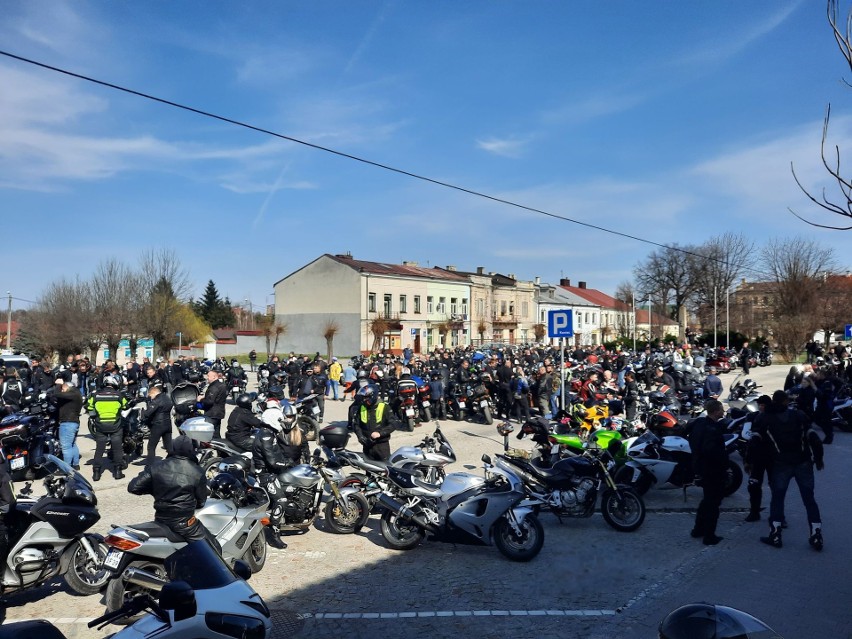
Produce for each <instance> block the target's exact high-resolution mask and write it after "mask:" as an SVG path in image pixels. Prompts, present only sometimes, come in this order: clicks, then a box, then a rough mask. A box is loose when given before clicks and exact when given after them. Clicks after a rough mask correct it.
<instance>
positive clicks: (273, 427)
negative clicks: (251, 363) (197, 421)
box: [252, 398, 309, 549]
mask: <svg viewBox="0 0 852 639" xmlns="http://www.w3.org/2000/svg"><path fill="white" fill-rule="evenodd" d="M260 422H261V425H260V427H259V428H258V429H257V431H256V432H255V434H254V444H253V446H252V462H253V463H254V468H255V471H256V472H257V477H258V480H259V481H260V483H261V485H262V486H263V487H264V489H265V490H266V492H267V493H269V499H270V500H271V502H272V504H273V506H272V512H271V514H270V520H271V523H270V526H269V532H268V533H267V536H266V539H267V542H268V543H269V545H271V546H272V547H273V548H278V549H284V548H286V547H287V544H285V543H284V542H282V541H281V537H280V535H281V522H282V520H283V518H284V505H285V503H286V497H285V494H284V488H283V485H282V482H281V481H280V480H279V475H280V474H281V473H282V472H284V471H286V470H287V469H289V468H292V467H293V466H294V465H296V464H297V463H298V462H299V461H301V460H303V459H304V460H306V459H308V458H309V450H308V443H307V441H305V439H304V437H303V436H302V430H301V428H299V426H298V424H297V423H296V410H295V409H294V408H293V405H292V404H290V403H289V402H287V401H286V400H278V399H276V398H270V399H269V401H268V403H267V409H266V410H265V411H263V414H262V415H261V417H260Z"/></svg>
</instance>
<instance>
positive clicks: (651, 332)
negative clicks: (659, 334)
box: [648, 297, 654, 344]
mask: <svg viewBox="0 0 852 639" xmlns="http://www.w3.org/2000/svg"><path fill="white" fill-rule="evenodd" d="M652 308H653V307H652V306H651V298H650V297H649V298H648V343H649V344H653V342H654V324H653V323H652V322H651V309H652Z"/></svg>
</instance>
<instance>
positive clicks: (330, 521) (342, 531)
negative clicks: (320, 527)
mask: <svg viewBox="0 0 852 639" xmlns="http://www.w3.org/2000/svg"><path fill="white" fill-rule="evenodd" d="M346 505H347V506H348V508H349V512H345V511H344V510H343V508H341V507H340V505H339V504H338V503H337V501H336V500H332V501H330V502H328V503H327V504H326V505H325V523H326V525H327V526H328V529H329V530H330V531H331V532H333V533H335V534H338V535H349V534H352V533H355V532H358V531H359V530H361V528H363V527H364V524H366V523H367V518H368V517H369V516H370V504H369V503H368V502H367V498H366V497H364V495H362V494H361V493H349V494H348V495H346Z"/></svg>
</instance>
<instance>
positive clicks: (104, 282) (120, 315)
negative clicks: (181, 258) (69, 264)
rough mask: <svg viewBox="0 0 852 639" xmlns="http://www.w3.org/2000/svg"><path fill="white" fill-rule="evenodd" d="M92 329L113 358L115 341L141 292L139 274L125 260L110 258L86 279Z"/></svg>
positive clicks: (135, 310)
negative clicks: (88, 279) (87, 280)
mask: <svg viewBox="0 0 852 639" xmlns="http://www.w3.org/2000/svg"><path fill="white" fill-rule="evenodd" d="M89 293H90V299H91V304H92V327H93V329H94V330H93V331H92V333H93V334H94V335H97V336H98V338H99V339H100V340H101V341H102V342H104V343H106V345H107V348H108V349H109V353H110V357H112V358H115V357H116V353H117V352H118V344H119V342H120V341H121V340H122V338H123V336H124V335H125V334H126V333H128V332H130V330H129V329H130V327H131V325H132V324H133V322H134V321H135V320H136V313H138V312H139V306H138V304H139V299H140V297H141V295H142V294H143V287H142V282H141V278H140V276H139V274H138V273H136V272H135V271H133V270H132V269H131V268H130V267H129V266H127V264H124V263H123V262H120V261H119V260H117V259H115V258H112V259H108V260H105V261H103V262H101V263H100V264H98V267H97V268H96V269H95V272H94V274H93V275H92V278H91V280H90V281H89Z"/></svg>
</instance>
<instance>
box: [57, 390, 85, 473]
mask: <svg viewBox="0 0 852 639" xmlns="http://www.w3.org/2000/svg"><path fill="white" fill-rule="evenodd" d="M55 385H56V388H57V390H56V391H55V393H54V397H55V398H56V403H57V407H58V419H59V445H60V446H62V459H63V460H64V461H65V463H66V464H70V465H71V466H72V467H73V468H74V469H75V470H80V449H79V448H77V443H76V440H77V432H78V431H79V430H80V411H82V410H83V396H82V395H81V394H80V391H79V390H77V389H76V388H75V387H74V386H73V385H72V384H71V382H70V381H69V380H66V379H63V378H61V377H59V378H57V379H56V382H55Z"/></svg>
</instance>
